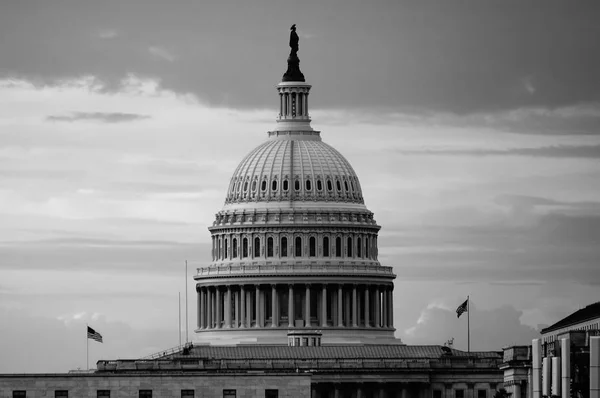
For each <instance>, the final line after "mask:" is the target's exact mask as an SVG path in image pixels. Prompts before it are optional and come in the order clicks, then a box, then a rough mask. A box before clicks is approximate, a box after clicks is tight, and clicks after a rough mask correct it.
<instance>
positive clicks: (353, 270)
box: [197, 262, 394, 276]
mask: <svg viewBox="0 0 600 398" xmlns="http://www.w3.org/2000/svg"><path fill="white" fill-rule="evenodd" d="M330 272H335V273H347V274H375V275H386V276H394V274H393V272H392V267H384V266H381V265H373V264H366V263H357V262H347V263H346V262H340V263H336V264H327V263H314V264H313V263H306V262H297V263H291V262H290V263H288V262H277V263H273V264H269V263H268V262H265V263H230V264H227V265H211V266H208V267H201V268H197V275H200V276H212V275H252V274H268V273H274V274H290V273H293V274H303V273H308V274H315V273H316V274H319V273H321V274H324V273H330Z"/></svg>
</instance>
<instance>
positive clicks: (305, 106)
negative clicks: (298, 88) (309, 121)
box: [304, 93, 308, 116]
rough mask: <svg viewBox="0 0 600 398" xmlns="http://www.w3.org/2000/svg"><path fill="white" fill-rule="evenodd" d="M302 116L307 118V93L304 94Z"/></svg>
mask: <svg viewBox="0 0 600 398" xmlns="http://www.w3.org/2000/svg"><path fill="white" fill-rule="evenodd" d="M304 114H305V115H306V116H308V93H306V94H304Z"/></svg>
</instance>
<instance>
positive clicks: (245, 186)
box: [244, 181, 248, 192]
mask: <svg viewBox="0 0 600 398" xmlns="http://www.w3.org/2000/svg"><path fill="white" fill-rule="evenodd" d="M244 192H248V181H246V182H245V183H244Z"/></svg>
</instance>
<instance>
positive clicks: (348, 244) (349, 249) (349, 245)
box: [346, 238, 352, 257]
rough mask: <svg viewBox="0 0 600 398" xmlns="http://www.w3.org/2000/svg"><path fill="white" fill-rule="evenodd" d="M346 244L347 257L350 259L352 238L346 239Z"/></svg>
mask: <svg viewBox="0 0 600 398" xmlns="http://www.w3.org/2000/svg"><path fill="white" fill-rule="evenodd" d="M346 242H347V243H346V245H347V247H348V257H352V238H348V240H347V241H346Z"/></svg>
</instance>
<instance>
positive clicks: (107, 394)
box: [96, 390, 110, 398]
mask: <svg viewBox="0 0 600 398" xmlns="http://www.w3.org/2000/svg"><path fill="white" fill-rule="evenodd" d="M96 397H97V398H100V397H102V398H110V390H98V391H97V392H96Z"/></svg>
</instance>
